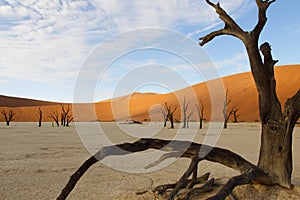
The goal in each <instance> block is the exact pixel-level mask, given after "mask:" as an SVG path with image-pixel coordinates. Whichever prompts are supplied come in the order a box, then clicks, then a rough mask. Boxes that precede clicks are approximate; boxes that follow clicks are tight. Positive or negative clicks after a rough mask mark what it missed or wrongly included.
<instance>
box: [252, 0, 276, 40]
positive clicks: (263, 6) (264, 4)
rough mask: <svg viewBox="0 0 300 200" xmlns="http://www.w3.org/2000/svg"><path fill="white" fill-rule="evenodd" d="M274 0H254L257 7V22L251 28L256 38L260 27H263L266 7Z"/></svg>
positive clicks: (260, 29)
mask: <svg viewBox="0 0 300 200" xmlns="http://www.w3.org/2000/svg"><path fill="white" fill-rule="evenodd" d="M274 2H275V0H271V1H270V0H265V1H263V0H256V4H257V7H258V22H257V24H256V26H255V28H254V29H253V31H252V33H253V34H254V35H255V36H256V38H258V36H259V35H260V33H261V31H262V29H263V28H264V26H265V24H266V22H267V16H266V13H267V9H268V8H269V6H270V5H271V4H272V3H274Z"/></svg>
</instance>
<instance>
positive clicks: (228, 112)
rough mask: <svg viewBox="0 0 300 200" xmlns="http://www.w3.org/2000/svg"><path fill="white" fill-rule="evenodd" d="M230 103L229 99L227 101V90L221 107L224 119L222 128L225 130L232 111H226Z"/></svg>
mask: <svg viewBox="0 0 300 200" xmlns="http://www.w3.org/2000/svg"><path fill="white" fill-rule="evenodd" d="M230 103H231V99H228V89H227V90H226V95H225V100H224V106H223V117H224V125H223V128H227V123H228V120H229V118H230V116H231V115H232V113H233V112H232V110H233V108H232V109H230V110H229V111H228V105H229V104H230Z"/></svg>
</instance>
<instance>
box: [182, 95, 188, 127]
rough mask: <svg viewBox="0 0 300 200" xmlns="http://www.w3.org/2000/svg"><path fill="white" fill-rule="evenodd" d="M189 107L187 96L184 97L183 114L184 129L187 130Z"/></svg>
mask: <svg viewBox="0 0 300 200" xmlns="http://www.w3.org/2000/svg"><path fill="white" fill-rule="evenodd" d="M188 107H189V103H187V102H186V99H185V96H184V97H183V105H182V113H183V127H182V128H187V109H188Z"/></svg>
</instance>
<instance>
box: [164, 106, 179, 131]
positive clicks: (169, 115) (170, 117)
mask: <svg viewBox="0 0 300 200" xmlns="http://www.w3.org/2000/svg"><path fill="white" fill-rule="evenodd" d="M176 109H177V106H176V107H174V108H172V105H168V102H166V103H165V110H166V111H167V119H168V120H170V123H171V126H170V128H172V129H173V128H174V112H175V111H176Z"/></svg>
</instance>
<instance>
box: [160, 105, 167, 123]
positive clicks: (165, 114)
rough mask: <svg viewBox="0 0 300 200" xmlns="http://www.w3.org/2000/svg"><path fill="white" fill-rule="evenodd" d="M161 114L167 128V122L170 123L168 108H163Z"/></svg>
mask: <svg viewBox="0 0 300 200" xmlns="http://www.w3.org/2000/svg"><path fill="white" fill-rule="evenodd" d="M160 112H161V113H162V115H163V117H164V127H166V126H167V121H168V111H167V110H166V108H161V110H160Z"/></svg>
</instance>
